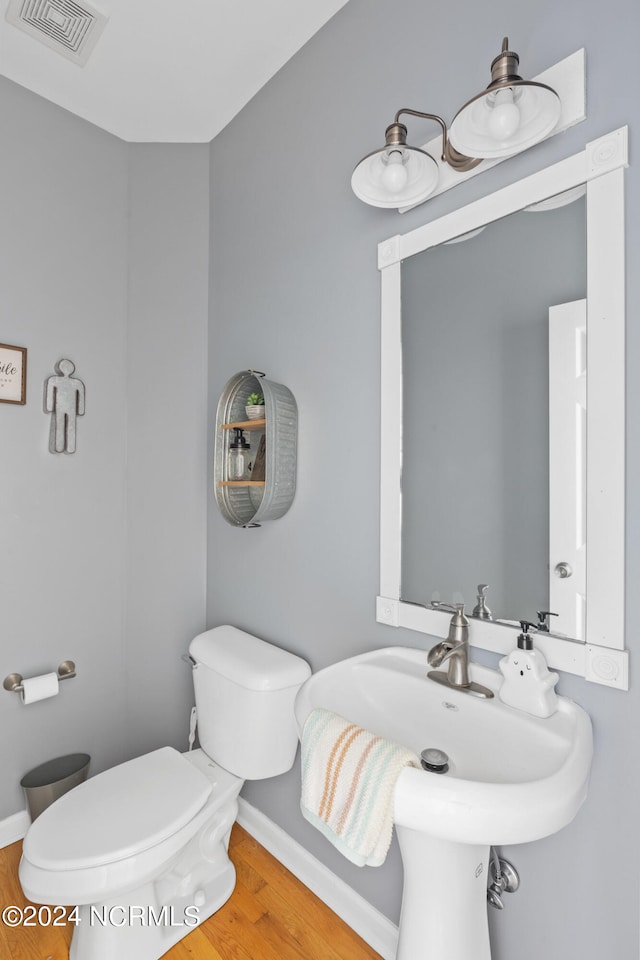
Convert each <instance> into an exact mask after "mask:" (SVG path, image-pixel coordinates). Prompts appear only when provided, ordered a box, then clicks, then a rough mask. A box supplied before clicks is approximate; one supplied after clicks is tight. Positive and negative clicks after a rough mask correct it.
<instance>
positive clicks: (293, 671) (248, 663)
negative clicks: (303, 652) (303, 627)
mask: <svg viewBox="0 0 640 960" xmlns="http://www.w3.org/2000/svg"><path fill="white" fill-rule="evenodd" d="M189 653H190V654H191V656H192V657H193V659H194V660H195V661H196V662H197V663H200V664H202V665H203V666H205V667H209V668H210V669H211V670H215V671H216V672H217V673H219V674H221V675H222V676H223V677H226V678H227V679H229V680H233V681H234V682H235V683H237V684H239V685H240V686H242V687H245V688H246V689H248V690H265V691H267V690H284V689H285V688H287V687H297V686H299V685H300V684H301V683H304V681H305V680H306V679H307V678H308V677H309V676H310V675H311V668H310V667H309V664H308V663H307V662H306V660H303V659H302V658H301V657H298V656H296V655H295V654H293V653H289V652H288V651H287V650H282V649H281V648H280V647H276V646H274V644H272V643H268V642H267V641H266V640H260V639H259V638H258V637H254V636H252V635H251V634H250V633H245V632H244V630H238V628H237V627H232V626H229V625H228V624H225V625H224V626H220V627H213V629H211V630H206V631H205V632H204V633H201V634H199V635H198V636H197V637H195V638H194V639H193V640H192V641H191V644H190V646H189Z"/></svg>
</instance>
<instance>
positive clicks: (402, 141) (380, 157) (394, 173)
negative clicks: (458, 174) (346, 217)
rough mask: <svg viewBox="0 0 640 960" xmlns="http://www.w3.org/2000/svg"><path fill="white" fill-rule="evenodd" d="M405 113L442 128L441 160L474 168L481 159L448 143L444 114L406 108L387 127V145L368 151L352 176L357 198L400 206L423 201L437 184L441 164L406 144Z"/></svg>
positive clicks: (423, 151)
mask: <svg viewBox="0 0 640 960" xmlns="http://www.w3.org/2000/svg"><path fill="white" fill-rule="evenodd" d="M403 114H410V115H411V116H412V117H423V118H424V119H426V120H435V121H436V123H439V124H440V126H441V128H442V155H441V159H442V161H443V162H445V163H449V164H450V165H451V166H452V167H453V168H454V169H456V170H471V168H472V167H475V166H477V164H479V163H480V160H479V159H474V158H471V157H465V156H463V155H462V154H460V153H458V151H457V150H454V148H453V147H452V146H451V144H450V143H449V140H448V139H447V126H446V124H445V122H444V120H443V119H442V117H438V116H436V114H433V113H422V112H421V111H420V110H409V109H408V108H403V109H402V110H398V112H397V113H396V115H395V119H394V121H393V123H392V124H390V125H389V126H388V127H387V129H386V134H385V141H386V142H385V145H384V147H381V148H380V149H379V150H374V151H373V152H372V153H369V154H367V156H366V157H363V159H362V160H361V161H360V163H359V164H358V165H357V167H356V168H355V170H354V171H353V175H352V177H351V189H352V190H353V192H354V193H355V195H356V197H358V198H359V199H360V200H363V201H364V202H365V203H368V204H369V205H370V206H372V207H399V206H402V205H404V204H413V203H422V201H423V200H426V199H427V197H428V196H430V195H431V194H432V193H433V191H434V190H435V189H436V187H437V185H438V179H439V176H440V171H439V169H438V164H437V162H436V161H435V160H434V158H433V157H432V156H431V154H430V153H427V152H426V150H422V149H421V148H419V147H412V146H409V144H407V128H406V126H405V125H404V123H400V117H401V116H402V115H403Z"/></svg>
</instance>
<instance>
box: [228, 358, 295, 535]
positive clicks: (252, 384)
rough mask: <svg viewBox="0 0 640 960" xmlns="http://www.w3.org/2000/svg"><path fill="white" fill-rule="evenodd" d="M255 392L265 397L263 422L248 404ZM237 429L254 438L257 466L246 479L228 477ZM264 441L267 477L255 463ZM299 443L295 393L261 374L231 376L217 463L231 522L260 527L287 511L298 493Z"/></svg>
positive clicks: (253, 453)
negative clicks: (253, 415) (252, 417)
mask: <svg viewBox="0 0 640 960" xmlns="http://www.w3.org/2000/svg"><path fill="white" fill-rule="evenodd" d="M252 393H261V394H262V396H263V397H264V418H263V419H261V420H248V419H247V414H246V412H245V405H246V400H247V397H249V396H250V395H251V394H252ZM237 428H239V429H241V430H243V432H247V433H248V435H249V437H250V444H251V454H252V464H253V468H252V471H251V473H250V477H249V479H246V480H231V479H230V478H229V451H230V445H231V441H232V440H233V439H234V437H233V433H234V430H235V429H237ZM263 438H264V444H263V451H262V456H263V462H264V479H262V478H261V475H262V468H261V467H260V466H259V464H256V459H258V460H260V459H261V458H260V457H259V452H260V444H261V441H262V439H263ZM297 445H298V407H297V404H296V401H295V397H294V396H293V394H292V393H291V391H290V390H289V389H288V388H287V387H284V386H282V384H280V383H274V382H273V381H271V380H268V379H267V378H266V377H265V375H264V374H263V373H260V372H259V371H257V370H245V371H241V372H240V373H237V374H235V376H233V377H231V379H230V380H229V381H228V383H227V385H226V386H225V388H224V390H223V392H222V395H221V397H220V400H219V401H218V409H217V413H216V436H215V449H214V464H213V473H214V491H215V497H216V502H217V504H218V507H219V508H220V512H221V514H222V516H223V517H224V519H225V520H226V521H227V522H228V523H230V524H232V525H233V526H235V527H259V526H260V525H261V524H262V523H264V521H265V520H276V519H277V518H278V517H281V516H283V514H285V513H286V512H287V510H288V509H289V507H290V506H291V504H292V502H293V497H294V495H295V491H296V460H297ZM254 473H256V474H257V475H258V476H259V477H260V479H255V478H254Z"/></svg>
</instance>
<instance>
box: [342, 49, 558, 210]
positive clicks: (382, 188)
mask: <svg viewBox="0 0 640 960" xmlns="http://www.w3.org/2000/svg"><path fill="white" fill-rule="evenodd" d="M508 47H509V40H508V38H507V37H505V38H504V40H503V41H502V50H501V52H500V53H499V54H498V56H497V57H496V58H495V59H494V61H493V63H492V64H491V83H490V84H489V86H488V87H487V89H486V90H484V91H483V92H482V93H480V94H478V95H477V96H475V97H473V98H472V99H471V100H469V102H468V103H466V104H465V105H464V106H463V107H462V108H461V109H460V110H459V111H458V113H457V114H456V116H455V117H454V120H453V123H452V125H451V129H450V131H449V135H447V127H446V124H445V121H444V120H443V119H442V118H441V117H439V116H437V115H436V114H433V113H423V112H422V111H420V110H410V109H408V108H406V107H405V108H403V109H402V110H398V112H397V113H396V115H395V118H394V121H393V123H392V124H390V125H389V126H388V127H387V129H386V135H385V145H384V146H383V147H381V148H379V149H378V150H374V151H373V152H372V153H369V154H367V156H366V157H363V159H362V160H360V162H359V163H358V165H357V166H356V168H355V170H354V171H353V175H352V177H351V188H352V190H353V192H354V193H355V195H356V196H357V197H358V198H359V199H360V200H362V201H364V203H368V204H369V205H370V206H373V207H398V208H399V207H404V206H406V207H409V206H412V205H415V204H418V203H422V202H423V201H424V200H426V199H427V197H429V196H430V195H431V194H432V193H433V192H434V191H435V190H436V187H437V186H438V180H439V177H440V168H439V164H438V162H437V161H436V159H435V158H434V157H433V156H432V155H431V154H430V153H428V152H427V151H426V150H424V149H422V148H420V147H412V146H410V145H409V144H407V127H406V126H405V124H404V123H401V122H400V117H401V116H402V115H403V114H407V115H410V116H412V117H422V118H424V119H426V120H435V121H436V123H439V124H440V127H441V128H442V151H441V156H440V160H441V162H442V163H444V164H447V165H448V166H450V167H451V168H452V169H453V170H455V171H457V172H458V173H464V172H467V171H469V170H472V169H473V168H474V167H477V166H478V164H480V163H481V162H482V160H484V159H498V158H502V157H507V156H511V155H512V154H515V153H518V152H519V151H521V150H525V149H526V148H527V147H531V146H533V144H534V143H537V142H538V141H539V140H542V139H544V137H546V136H547V135H548V134H549V133H550V132H551V131H552V130H553V128H554V127H555V126H556V124H557V123H558V120H559V118H560V112H561V103H560V97H559V96H558V94H557V93H556V92H555V90H553V89H552V88H551V87H549V86H547V85H546V84H544V83H539V82H537V81H534V80H523V79H522V77H520V76H519V75H518V74H517V73H516V70H517V68H518V64H519V60H520V58H519V57H518V54H517V53H513V51H511V50H509V49H508Z"/></svg>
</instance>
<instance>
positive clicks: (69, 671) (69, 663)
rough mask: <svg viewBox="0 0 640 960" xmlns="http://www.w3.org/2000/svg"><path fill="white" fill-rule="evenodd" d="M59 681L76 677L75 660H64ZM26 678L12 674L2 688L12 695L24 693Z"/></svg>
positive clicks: (6, 678) (59, 669)
mask: <svg viewBox="0 0 640 960" xmlns="http://www.w3.org/2000/svg"><path fill="white" fill-rule="evenodd" d="M56 672H57V674H58V680H72V679H73V678H74V677H75V675H76V665H75V663H74V662H73V660H63V661H62V663H61V664H60V666H59V667H58V669H57V671H56ZM23 682H24V677H23V676H22V674H21V673H10V674H8V675H7V676H6V677H5V678H4V683H3V684H2V686H3V687H4V689H5V690H9V691H10V692H11V693H22V691H23V689H24V687H23Z"/></svg>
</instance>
